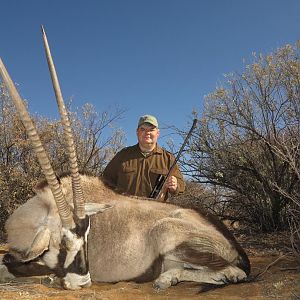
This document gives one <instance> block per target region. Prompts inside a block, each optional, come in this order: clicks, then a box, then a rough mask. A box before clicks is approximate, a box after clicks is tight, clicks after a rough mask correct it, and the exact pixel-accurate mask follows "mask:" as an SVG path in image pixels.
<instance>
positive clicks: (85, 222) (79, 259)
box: [55, 216, 90, 278]
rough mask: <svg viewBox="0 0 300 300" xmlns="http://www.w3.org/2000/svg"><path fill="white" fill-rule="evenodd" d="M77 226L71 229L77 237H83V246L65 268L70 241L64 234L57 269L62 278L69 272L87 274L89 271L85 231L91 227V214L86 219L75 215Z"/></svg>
mask: <svg viewBox="0 0 300 300" xmlns="http://www.w3.org/2000/svg"><path fill="white" fill-rule="evenodd" d="M74 221H75V224H76V226H75V228H73V229H71V230H70V231H71V232H72V233H74V234H75V235H76V236H77V238H82V239H83V241H84V243H83V246H82V248H81V249H80V250H79V251H78V253H77V254H76V255H75V257H74V260H73V261H72V262H71V264H70V265H69V266H68V267H67V268H65V267H64V264H65V261H66V258H67V254H68V241H67V240H66V237H65V236H63V238H62V241H61V244H60V251H59V255H58V268H57V269H56V270H55V272H58V273H56V275H57V276H58V277H60V278H62V277H65V276H66V274H67V273H76V274H78V275H86V274H87V273H88V271H89V262H88V255H87V241H85V233H86V231H87V229H88V227H89V224H90V219H89V216H86V217H85V218H84V219H79V218H77V217H76V216H74Z"/></svg>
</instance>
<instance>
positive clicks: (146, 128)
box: [136, 123, 159, 148]
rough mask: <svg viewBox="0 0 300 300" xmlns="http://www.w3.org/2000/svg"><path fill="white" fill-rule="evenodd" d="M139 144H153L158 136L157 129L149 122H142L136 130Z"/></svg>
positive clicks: (147, 146) (145, 146)
mask: <svg viewBox="0 0 300 300" xmlns="http://www.w3.org/2000/svg"><path fill="white" fill-rule="evenodd" d="M136 134H137V137H138V141H139V144H140V145H141V146H142V147H144V148H149V146H155V145H156V143H157V139H158V137H159V129H158V128H156V127H155V126H153V125H151V124H147V123H145V124H142V125H141V126H140V127H139V128H138V129H137V130H136Z"/></svg>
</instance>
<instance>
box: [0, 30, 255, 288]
mask: <svg viewBox="0 0 300 300" xmlns="http://www.w3.org/2000/svg"><path fill="white" fill-rule="evenodd" d="M42 32H43V40H44V45H45V51H46V56H47V60H48V65H49V69H50V74H51V77H52V82H53V86H54V90H55V94H56V98H57V102H58V106H59V110H60V113H61V118H62V123H63V126H64V134H65V141H66V152H67V153H68V155H69V161H70V175H68V176H62V177H61V178H59V179H58V177H57V176H56V175H55V172H54V171H53V169H52V167H51V165H50V162H49V159H48V157H47V154H46V151H45V149H44V148H43V146H42V143H41V141H40V139H39V136H38V133H37V131H36V129H35V127H34V125H33V122H32V121H31V119H30V116H29V113H28V112H27V110H26V107H25V105H24V104H23V101H22V99H21V97H20V95H19V94H18V91H17V90H16V88H15V86H14V84H13V82H12V80H11V78H10V76H9V74H8V73H7V71H6V68H5V66H4V64H3V63H2V60H0V72H1V76H2V79H3V82H4V84H5V86H6V87H7V89H8V91H9V93H10V97H11V99H12V100H13V101H14V103H15V106H16V108H17V111H18V113H19V116H20V119H21V120H22V122H23V124H24V126H25V128H26V131H27V134H28V137H29V138H30V140H31V142H32V147H33V149H34V151H35V152H36V155H37V157H38V160H39V163H40V165H41V168H42V171H43V174H44V176H45V178H46V179H45V180H44V181H42V182H41V183H40V184H38V185H37V187H36V195H35V196H34V197H32V198H31V199H29V200H28V201H27V202H26V203H25V204H23V205H22V206H20V207H19V208H18V209H16V210H15V212H14V213H13V214H12V215H11V216H10V217H9V219H8V220H7V222H6V231H7V236H8V244H9V252H8V253H6V254H4V255H3V256H2V257H1V258H0V281H2V282H3V281H8V280H11V279H13V278H15V277H18V276H22V277H23V276H37V275H48V274H55V275H56V276H57V277H58V278H60V279H61V282H62V286H63V287H64V288H67V289H77V288H81V287H86V286H89V285H90V284H91V281H93V282H118V281H135V282H147V281H154V287H155V288H157V289H166V288H168V287H170V286H171V285H176V284H177V283H178V282H182V281H193V282H198V283H210V284H215V285H223V284H227V283H237V282H241V281H244V280H246V279H247V277H248V275H249V273H250V263H249V259H248V257H247V255H246V253H245V251H244V250H243V249H242V247H241V246H240V245H239V244H238V242H237V241H236V240H235V238H234V236H233V235H232V234H231V233H230V232H229V231H228V229H227V228H226V227H225V226H224V225H223V224H222V223H221V222H220V221H219V220H218V219H217V218H214V217H212V216H210V215H208V214H205V213H201V212H199V211H195V210H192V209H185V208H181V207H179V206H176V205H173V204H170V203H162V202H157V201H153V200H149V199H142V198H137V197H133V196H127V195H123V194H120V193H117V192H116V191H114V190H112V189H110V188H109V187H107V185H106V184H104V182H103V180H102V179H101V178H99V177H94V176H88V175H80V174H79V172H78V164H77V160H76V153H75V145H74V141H73V137H72V131H71V126H70V121H69V118H68V114H67V111H66V108H65V106H64V103H63V98H62V95H61V91H60V87H59V83H58V79H57V76H56V72H55V68H54V64H53V61H52V57H51V53H50V50H49V45H48V42H47V38H46V35H45V32H44V30H43V28H42ZM86 200H88V201H92V202H91V203H87V201H86ZM98 212H102V213H101V214H98ZM90 216H91V217H90ZM89 262H90V264H89Z"/></svg>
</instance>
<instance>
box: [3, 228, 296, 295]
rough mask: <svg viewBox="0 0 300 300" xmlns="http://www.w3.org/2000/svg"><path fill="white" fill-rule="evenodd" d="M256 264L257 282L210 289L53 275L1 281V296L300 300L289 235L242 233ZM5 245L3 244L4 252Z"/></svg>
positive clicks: (243, 244)
mask: <svg viewBox="0 0 300 300" xmlns="http://www.w3.org/2000/svg"><path fill="white" fill-rule="evenodd" d="M237 237H238V240H239V241H240V243H241V244H242V246H243V247H244V248H245V249H246V251H247V253H248V255H249V258H250V261H251V266H252V271H251V274H252V276H254V275H256V274H258V273H260V272H262V274H261V275H260V276H259V277H258V278H257V280H255V281H253V282H246V283H240V284H231V285H227V286H224V287H222V288H217V289H213V290H208V291H205V290H206V286H203V285H199V284H196V283H189V282H184V283H180V284H178V285H177V286H174V287H171V288H169V289H167V290H166V291H160V292H157V291H156V290H154V289H153V288H152V284H151V283H145V284H136V283H133V282H119V283H116V284H102V283H101V284H96V283H94V284H93V285H92V286H91V287H90V288H86V289H81V290H79V291H66V290H63V289H61V288H60V287H59V286H57V285H56V284H50V281H49V278H26V279H24V278H22V279H19V280H18V281H15V282H10V283H6V284H0V299H1V300H12V299H14V300H15V299H16V300H17V299H23V300H25V299H30V300H31V299H53V300H63V299H65V300H73V299H85V300H88V299H103V300H104V299H105V300H106V299H107V300H119V299H122V300H123V299H124V300H126V299H130V300H131V299H145V300H148V299H154V300H159V299H170V300H171V299H284V300H285V299H291V300H300V256H299V255H296V254H293V253H292V252H291V251H290V249H289V247H288V235H284V234H280V235H253V236H251V237H249V236H247V235H245V234H238V235H237ZM3 251H4V248H3V247H2V252H3Z"/></svg>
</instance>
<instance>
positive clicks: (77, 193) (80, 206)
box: [42, 26, 85, 219]
mask: <svg viewBox="0 0 300 300" xmlns="http://www.w3.org/2000/svg"><path fill="white" fill-rule="evenodd" d="M42 35H43V41H44V47H45V52H46V57H47V61H48V67H49V71H50V74H51V79H52V84H53V88H54V92H55V96H56V101H57V104H58V107H59V112H60V115H61V120H62V123H63V128H64V136H65V140H66V147H67V153H68V156H69V166H70V172H71V177H72V189H73V202H74V209H75V213H76V215H77V216H78V217H79V218H81V219H82V218H84V217H85V209H84V202H85V201H84V197H83V191H82V187H81V182H80V176H79V170H78V163H77V156H76V150H75V145H74V138H73V134H72V127H71V124H70V120H69V117H68V113H67V110H66V107H65V104H64V99H63V96H62V93H61V89H60V85H59V81H58V77H57V74H56V70H55V66H54V63H53V59H52V55H51V51H50V47H49V44H48V40H47V36H46V33H45V30H44V27H43V26H42Z"/></svg>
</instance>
